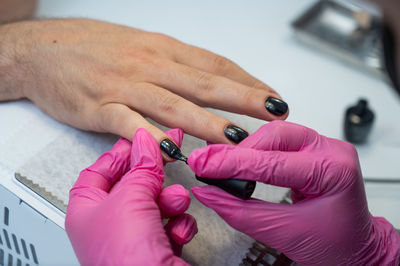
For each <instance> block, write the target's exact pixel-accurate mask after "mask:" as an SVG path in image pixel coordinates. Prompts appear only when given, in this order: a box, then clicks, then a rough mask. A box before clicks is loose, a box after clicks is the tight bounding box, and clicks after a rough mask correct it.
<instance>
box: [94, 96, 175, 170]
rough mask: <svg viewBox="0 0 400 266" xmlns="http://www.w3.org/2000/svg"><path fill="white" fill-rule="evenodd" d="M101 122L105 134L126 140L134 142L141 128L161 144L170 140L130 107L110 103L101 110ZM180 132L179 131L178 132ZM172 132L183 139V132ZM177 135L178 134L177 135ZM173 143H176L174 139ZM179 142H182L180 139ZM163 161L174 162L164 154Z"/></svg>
mask: <svg viewBox="0 0 400 266" xmlns="http://www.w3.org/2000/svg"><path fill="white" fill-rule="evenodd" d="M99 114H100V115H99V116H98V117H100V121H99V124H100V126H101V129H102V130H103V131H105V132H111V133H114V134H117V135H120V136H122V137H124V138H126V139H129V140H132V139H133V136H134V135H135V133H136V131H137V130H138V129H139V128H144V129H146V130H147V131H148V132H150V134H151V135H152V136H153V137H154V138H155V139H156V140H157V142H160V141H161V140H163V139H165V138H170V137H169V136H168V135H167V134H166V133H164V132H163V131H162V130H160V129H159V128H158V127H156V126H153V125H152V124H150V123H149V122H148V121H147V120H146V119H145V118H144V117H143V116H141V115H140V114H139V113H137V112H135V111H133V110H131V109H130V108H129V107H127V106H125V105H123V104H118V103H109V104H106V105H104V106H102V107H101V109H100V113H99ZM178 131H179V130H178ZM178 131H175V130H174V131H171V132H173V134H174V135H175V137H177V139H179V138H180V137H183V132H178ZM175 133H176V134H175ZM173 141H175V140H174V139H173ZM179 141H182V139H180V140H179ZM162 155H163V159H164V161H166V162H170V161H173V159H171V158H170V157H168V156H167V155H166V154H164V153H162Z"/></svg>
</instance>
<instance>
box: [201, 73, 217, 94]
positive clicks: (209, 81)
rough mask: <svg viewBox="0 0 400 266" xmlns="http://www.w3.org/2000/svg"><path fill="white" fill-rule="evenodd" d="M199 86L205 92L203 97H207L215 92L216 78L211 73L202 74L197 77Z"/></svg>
mask: <svg viewBox="0 0 400 266" xmlns="http://www.w3.org/2000/svg"><path fill="white" fill-rule="evenodd" d="M197 84H198V85H199V87H200V88H201V89H202V90H203V92H202V93H203V95H204V94H206V95H207V94H209V93H210V92H212V90H214V78H213V76H212V75H210V74H209V73H206V72H201V73H200V75H199V76H198V77H197Z"/></svg>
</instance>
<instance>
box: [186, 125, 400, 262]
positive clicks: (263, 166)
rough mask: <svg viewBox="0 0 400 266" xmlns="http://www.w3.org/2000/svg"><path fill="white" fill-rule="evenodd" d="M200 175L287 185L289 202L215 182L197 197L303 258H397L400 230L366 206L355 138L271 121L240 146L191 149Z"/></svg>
mask: <svg viewBox="0 0 400 266" xmlns="http://www.w3.org/2000/svg"><path fill="white" fill-rule="evenodd" d="M188 163H189V165H190V167H191V168H192V169H193V171H194V172H195V173H196V174H197V175H199V176H202V177H209V178H239V179H247V180H256V181H260V182H264V183H266V184H271V185H275V186H282V187H289V188H291V189H292V199H293V201H294V204H293V205H284V204H276V203H270V202H265V201H261V200H257V199H251V200H247V201H245V200H241V199H238V198H236V197H233V196H231V195H229V194H228V193H225V192H224V191H222V190H220V189H218V188H217V187H213V186H204V187H195V188H192V192H193V194H194V195H195V196H196V198H197V199H198V200H199V201H201V202H202V203H203V204H205V205H206V206H208V207H210V208H212V209H213V210H215V211H216V212H217V213H218V214H219V215H220V216H221V217H222V218H223V219H224V220H225V221H226V222H227V223H228V224H230V225H231V226H232V227H234V228H236V229H237V230H239V231H241V232H243V233H245V234H247V235H249V236H251V237H253V238H255V239H257V240H259V241H261V242H263V243H265V244H267V245H269V246H271V247H273V248H275V249H277V250H279V251H281V252H283V253H284V254H285V255H286V256H288V257H289V258H291V259H292V260H294V261H295V262H297V263H300V264H304V265H398V264H399V260H400V236H399V235H398V233H397V232H396V231H395V229H394V228H393V226H392V225H391V224H390V223H389V222H388V221H386V220H385V219H384V218H381V217H373V216H372V215H371V214H370V212H369V211H368V206H367V200H366V196H365V191H364V183H363V178H362V175H361V169H360V165H359V161H358V156H357V152H356V150H355V148H354V146H353V145H351V144H349V143H346V142H343V141H340V140H336V139H331V138H327V137H324V136H321V135H319V134H318V133H317V132H315V131H314V130H311V129H309V128H306V127H303V126H300V125H296V124H291V123H287V122H281V121H280V122H278V121H275V122H271V123H269V124H267V125H265V126H263V127H261V128H260V129H259V130H258V131H257V132H256V133H254V134H252V135H251V136H249V137H248V138H246V139H245V140H243V141H242V142H241V143H240V144H239V145H238V146H231V145H223V144H220V145H210V146H208V147H206V148H203V149H198V150H195V151H194V152H193V153H192V154H191V155H190V156H189V160H188Z"/></svg>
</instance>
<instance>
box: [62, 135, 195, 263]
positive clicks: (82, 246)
mask: <svg viewBox="0 0 400 266" xmlns="http://www.w3.org/2000/svg"><path fill="white" fill-rule="evenodd" d="M166 133H167V134H168V135H169V136H170V137H171V138H172V139H173V140H174V141H175V143H177V144H178V145H180V144H181V142H182V137H183V132H182V130H180V129H173V130H170V131H167V132H166ZM163 181H164V171H163V159H162V156H161V152H160V148H159V144H158V143H157V141H156V140H155V139H154V137H153V136H152V135H150V133H149V132H147V131H146V130H145V129H139V130H137V132H136V135H135V137H134V140H133V142H132V143H131V142H130V141H128V140H126V139H120V140H119V141H118V142H117V143H116V144H115V145H114V147H113V148H112V149H111V150H110V151H108V152H106V153H104V154H102V155H101V156H100V158H99V159H98V160H97V161H96V162H95V163H94V164H93V165H92V166H90V167H88V168H87V169H85V170H83V171H82V172H81V173H80V176H79V178H78V180H77V182H76V184H75V185H74V187H73V188H72V189H71V191H70V200H69V205H68V210H67V216H66V221H65V228H66V231H67V234H68V237H69V238H70V240H71V243H72V246H73V248H74V251H75V254H76V255H77V258H78V260H79V262H80V263H81V264H82V265H186V263H185V262H184V261H183V260H182V259H181V258H179V256H180V254H181V251H182V246H183V245H184V244H186V243H188V242H189V241H190V240H191V239H192V238H193V236H194V235H195V234H196V233H197V226H196V221H195V219H194V218H193V217H192V216H190V215H189V214H185V213H184V212H185V211H186V210H187V208H188V207H189V204H190V198H189V192H188V191H187V190H186V189H184V188H183V187H182V186H181V185H172V186H169V187H166V188H164V189H162V184H163ZM163 218H169V221H168V223H167V224H166V225H165V227H164V226H163V224H162V219H163Z"/></svg>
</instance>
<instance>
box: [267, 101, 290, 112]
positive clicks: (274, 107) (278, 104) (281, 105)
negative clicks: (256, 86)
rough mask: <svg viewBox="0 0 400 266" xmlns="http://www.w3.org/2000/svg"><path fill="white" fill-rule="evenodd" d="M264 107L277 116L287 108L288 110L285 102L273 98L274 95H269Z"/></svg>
mask: <svg viewBox="0 0 400 266" xmlns="http://www.w3.org/2000/svg"><path fill="white" fill-rule="evenodd" d="M265 108H266V109H267V110H268V112H270V113H271V114H274V115H277V116H282V115H284V114H285V113H286V112H287V110H288V105H287V103H286V102H284V101H282V100H280V99H277V98H274V97H269V98H268V99H267V100H266V101H265Z"/></svg>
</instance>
